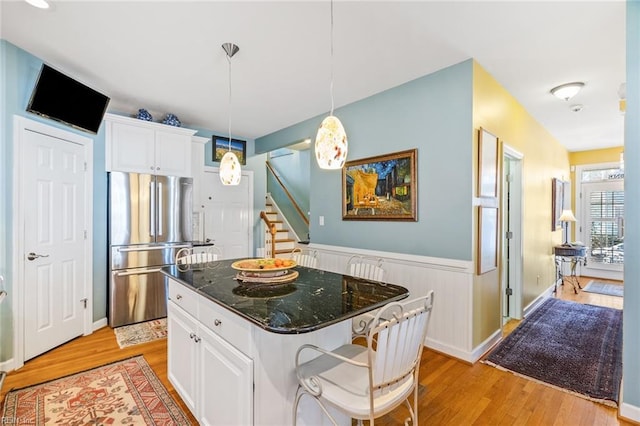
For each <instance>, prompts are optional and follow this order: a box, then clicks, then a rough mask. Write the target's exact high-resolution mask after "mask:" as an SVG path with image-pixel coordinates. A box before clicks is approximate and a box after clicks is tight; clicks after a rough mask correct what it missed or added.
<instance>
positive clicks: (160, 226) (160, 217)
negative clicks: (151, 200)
mask: <svg viewBox="0 0 640 426" xmlns="http://www.w3.org/2000/svg"><path fill="white" fill-rule="evenodd" d="M157 209H158V236H162V212H163V211H164V205H163V203H162V182H158V207H157Z"/></svg>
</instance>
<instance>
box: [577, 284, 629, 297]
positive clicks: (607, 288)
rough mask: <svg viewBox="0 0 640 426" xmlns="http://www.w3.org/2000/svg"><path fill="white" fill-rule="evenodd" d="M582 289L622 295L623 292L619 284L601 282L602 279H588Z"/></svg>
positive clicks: (610, 294)
mask: <svg viewBox="0 0 640 426" xmlns="http://www.w3.org/2000/svg"><path fill="white" fill-rule="evenodd" d="M582 291H586V292H589V293H598V294H606V295H608V296H618V297H622V296H623V294H624V287H623V286H622V285H620V284H612V283H603V282H602V281H589V282H588V283H587V285H586V286H585V287H584V288H583V289H582Z"/></svg>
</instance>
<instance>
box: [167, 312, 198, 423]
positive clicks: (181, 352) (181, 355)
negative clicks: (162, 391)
mask: <svg viewBox="0 0 640 426" xmlns="http://www.w3.org/2000/svg"><path fill="white" fill-rule="evenodd" d="M167 310H168V315H167V332H168V345H167V348H168V352H167V359H168V362H169V380H170V381H171V384H173V387H174V388H175V389H176V391H177V392H178V393H179V394H180V396H181V397H182V400H183V401H184V403H185V404H186V405H187V407H189V410H191V412H192V413H196V398H197V395H196V390H197V383H196V380H197V375H196V374H197V367H198V360H197V355H198V353H197V349H198V348H197V346H196V344H195V342H194V340H193V338H194V336H195V333H196V330H197V329H198V323H197V321H196V320H195V319H194V318H193V317H192V316H191V315H189V314H187V313H186V312H185V311H183V310H182V309H180V308H178V307H177V305H176V304H175V303H173V302H169V304H168V307H167ZM194 415H195V414H194Z"/></svg>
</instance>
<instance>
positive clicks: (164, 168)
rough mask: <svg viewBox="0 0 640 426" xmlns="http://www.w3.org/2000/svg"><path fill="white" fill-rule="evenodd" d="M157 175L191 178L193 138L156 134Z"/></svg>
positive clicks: (171, 134)
mask: <svg viewBox="0 0 640 426" xmlns="http://www.w3.org/2000/svg"><path fill="white" fill-rule="evenodd" d="M155 164H156V171H155V173H156V174H159V175H165V176H184V177H191V137H190V136H186V137H185V136H184V135H177V134H174V133H162V132H156V161H155Z"/></svg>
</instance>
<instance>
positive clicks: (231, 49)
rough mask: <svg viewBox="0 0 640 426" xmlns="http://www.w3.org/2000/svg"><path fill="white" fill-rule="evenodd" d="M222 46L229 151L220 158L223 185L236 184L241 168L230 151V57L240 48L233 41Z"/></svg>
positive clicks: (240, 175)
mask: <svg viewBox="0 0 640 426" xmlns="http://www.w3.org/2000/svg"><path fill="white" fill-rule="evenodd" d="M222 48H223V49H224V51H225V52H226V53H227V61H228V62H229V151H227V152H226V153H225V154H224V155H223V156H222V159H221V160H220V181H222V184H223V185H238V184H239V183H240V179H241V178H242V170H241V169H240V161H238V157H237V156H236V154H234V153H233V152H232V151H231V58H232V57H233V55H235V54H236V53H238V50H240V48H239V47H238V46H236V45H235V44H233V43H224V44H223V45H222Z"/></svg>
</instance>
